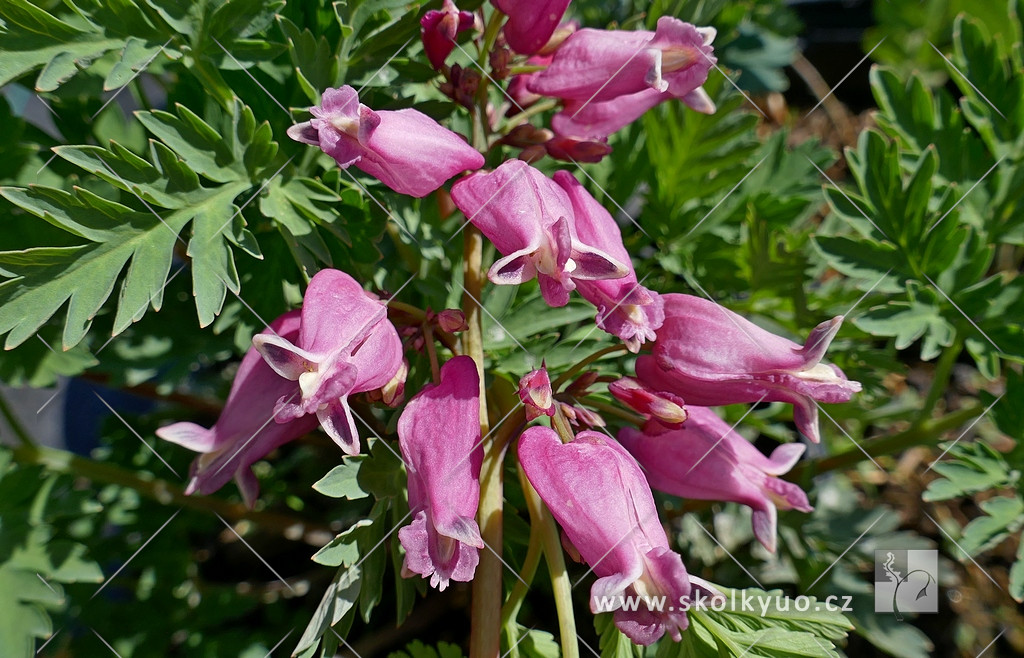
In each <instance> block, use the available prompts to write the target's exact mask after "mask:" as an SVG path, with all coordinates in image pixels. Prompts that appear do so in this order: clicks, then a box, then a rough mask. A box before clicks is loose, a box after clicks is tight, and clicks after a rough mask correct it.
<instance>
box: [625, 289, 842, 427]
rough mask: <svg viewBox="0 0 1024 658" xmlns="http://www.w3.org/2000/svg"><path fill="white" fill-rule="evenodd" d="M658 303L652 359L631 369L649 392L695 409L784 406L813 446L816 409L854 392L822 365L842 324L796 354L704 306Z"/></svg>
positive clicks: (792, 347)
mask: <svg viewBox="0 0 1024 658" xmlns="http://www.w3.org/2000/svg"><path fill="white" fill-rule="evenodd" d="M662 299H664V300H665V323H664V324H663V325H662V327H661V329H659V330H658V338H657V340H656V341H655V343H654V353H653V355H652V356H647V355H643V356H640V357H639V358H638V359H637V361H636V376H637V378H638V379H639V380H640V381H641V382H643V383H644V384H646V385H647V386H649V387H650V388H653V389H655V390H659V391H670V392H672V393H675V394H676V395H679V396H681V397H682V398H683V399H684V400H686V402H687V403H688V404H694V405H698V406H702V407H711V406H716V405H721V404H738V403H746V402H759V401H765V402H789V403H790V404H792V405H793V420H794V421H795V422H796V426H797V429H799V430H800V432H802V433H803V434H804V435H805V436H806V437H807V438H809V439H810V440H811V441H813V442H814V443H817V442H818V441H820V437H819V434H818V407H817V404H816V401H817V402H828V403H836V402H847V401H849V400H850V398H851V397H852V396H853V394H854V393H856V392H857V391H860V389H861V386H860V383H859V382H855V381H850V380H848V379H847V378H846V375H844V374H843V371H842V370H840V369H839V368H837V367H836V366H834V365H827V364H824V363H821V359H822V357H823V356H825V350H827V349H828V346H829V343H831V342H832V339H833V338H834V337H835V335H836V333H838V331H839V327H840V325H841V324H842V322H843V318H842V316H839V317H835V318H832V319H831V320H829V321H827V322H822V323H821V324H819V325H818V326H817V327H815V328H814V330H813V331H812V332H811V334H810V335H809V336H808V337H807V341H806V342H805V343H804V344H803V346H800V345H797V344H796V343H794V342H793V341H791V340H787V339H785V338H783V337H781V336H776V335H775V334H773V333H771V332H769V331H765V330H764V329H762V328H760V327H758V326H757V325H755V324H754V323H753V322H750V321H749V320H747V319H745V318H743V317H742V316H740V315H738V314H736V313H733V312H732V311H730V310H728V309H726V308H725V307H724V306H720V305H719V304H716V303H714V302H711V301H708V300H706V299H702V298H700V297H693V296H691V295H680V294H670V295H662Z"/></svg>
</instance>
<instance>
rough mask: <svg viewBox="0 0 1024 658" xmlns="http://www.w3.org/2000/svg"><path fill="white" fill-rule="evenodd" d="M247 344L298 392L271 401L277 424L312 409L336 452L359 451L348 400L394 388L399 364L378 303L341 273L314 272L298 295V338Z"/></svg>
mask: <svg viewBox="0 0 1024 658" xmlns="http://www.w3.org/2000/svg"><path fill="white" fill-rule="evenodd" d="M252 342H253V345H254V346H255V347H256V349H257V350H259V352H260V353H261V354H262V355H263V358H264V359H266V361H267V363H268V364H270V367H271V368H273V369H274V370H275V371H276V372H277V373H278V374H279V375H280V376H282V377H284V378H285V379H287V380H290V381H293V382H295V381H297V382H298V384H299V391H298V395H295V396H292V397H288V396H282V397H281V398H280V399H279V400H278V401H277V405H276V409H275V418H276V420H277V422H279V423H282V422H287V421H290V420H294V419H296V418H301V417H303V416H305V415H307V414H315V415H316V417H317V418H318V419H319V420H320V424H321V426H323V428H324V431H325V432H327V434H329V435H330V437H331V438H332V439H334V441H335V442H336V443H337V444H338V445H339V446H341V449H342V450H344V451H345V452H346V453H348V454H350V455H356V454H359V434H358V432H357V430H356V423H355V418H354V417H353V416H352V411H351V409H350V408H349V404H348V398H349V396H350V395H353V394H355V393H362V392H365V391H372V390H374V389H379V388H382V387H384V386H388V385H389V384H391V385H394V386H395V388H397V387H398V384H397V382H395V381H394V380H395V375H396V374H397V373H398V372H399V370H400V369H401V368H402V364H403V354H402V341H401V339H400V338H399V337H398V332H397V331H395V327H394V325H392V324H391V322H390V321H389V320H388V319H387V311H386V309H385V307H384V304H382V303H381V302H380V300H378V299H377V298H376V297H374V296H373V295H371V294H370V293H368V292H366V291H365V290H363V288H362V286H360V285H359V283H358V282H356V280H355V279H353V278H352V277H350V276H349V275H348V274H345V273H344V272H341V271H338V270H331V269H327V270H321V271H320V272H318V273H317V274H316V276H314V277H313V278H312V280H310V282H309V287H308V288H307V289H306V294H305V296H304V297H303V300H302V324H301V327H300V328H299V335H298V341H294V338H293V339H291V340H290V339H288V338H286V337H284V336H277V335H270V334H259V335H257V336H256V337H255V338H253V341H252Z"/></svg>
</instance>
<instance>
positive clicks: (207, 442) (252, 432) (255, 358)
mask: <svg viewBox="0 0 1024 658" xmlns="http://www.w3.org/2000/svg"><path fill="white" fill-rule="evenodd" d="M263 335H271V336H272V335H280V336H282V337H284V338H287V339H291V340H294V339H295V338H296V337H297V336H298V335H299V312H298V311H290V312H288V313H285V314H284V315H282V316H281V317H279V318H277V319H276V320H274V321H273V322H271V323H270V327H269V328H267V329H265V330H264V331H263ZM298 395H299V387H298V385H297V384H296V383H295V382H292V381H288V380H287V379H282V378H281V377H279V376H278V374H277V373H276V372H274V371H273V370H272V369H271V368H270V366H268V365H267V364H266V362H264V360H263V357H262V356H260V353H259V352H257V351H256V349H255V348H250V349H249V351H248V352H246V353H245V356H244V357H243V358H242V362H241V364H240V365H239V366H238V371H237V372H236V373H235V379H234V381H233V382H232V383H231V391H230V392H229V393H228V399H227V401H226V402H225V403H224V410H223V411H221V414H220V417H219V418H217V422H216V423H214V425H213V427H211V428H209V429H207V428H205V427H201V426H199V425H196V424H195V423H188V422H180V423H174V424H173V425H167V426H166V427H161V428H160V429H158V430H157V431H156V435H157V436H158V437H160V438H161V439H164V440H165V441H170V442H172V443H177V444H178V445H181V446H184V447H186V448H188V449H189V450H194V451H196V452H198V453H201V454H200V455H199V456H198V457H196V459H195V461H193V462H192V468H191V477H190V478H189V482H188V486H187V487H186V489H185V493H186V494H189V495H192V494H202V495H206V494H211V493H213V492H214V491H217V490H218V489H220V488H221V487H222V486H224V484H225V483H226V482H227V481H228V480H230V479H231V478H232V477H234V478H235V482H237V483H238V490H239V491H240V492H241V493H242V498H243V499H244V500H245V504H246V505H247V506H249V507H252V506H253V504H255V502H256V497H257V495H258V494H259V483H258V482H257V480H256V476H255V475H254V474H253V472H252V469H251V468H250V467H251V466H252V464H253V463H255V462H256V461H258V460H260V459H262V458H263V456H264V455H266V454H267V453H269V452H270V451H271V450H274V449H275V448H278V447H280V446H282V445H284V444H285V443H288V442H289V441H291V440H293V439H297V438H298V437H300V436H302V435H303V434H306V433H308V432H311V431H313V429H315V428H316V425H317V422H316V418H315V417H311V416H307V417H303V418H297V419H295V420H292V421H289V422H286V423H275V422H274V416H273V413H274V405H275V403H276V402H277V400H278V399H279V398H281V397H285V398H287V397H289V396H295V397H298Z"/></svg>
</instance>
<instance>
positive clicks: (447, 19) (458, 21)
mask: <svg viewBox="0 0 1024 658" xmlns="http://www.w3.org/2000/svg"><path fill="white" fill-rule="evenodd" d="M420 26H421V28H422V29H421V36H422V37H423V50H424V51H425V52H426V53H427V59H429V60H430V65H431V66H433V67H434V68H435V69H437V70H440V69H441V67H443V66H444V60H445V59H447V58H448V55H450V54H451V52H452V50H454V49H455V37H456V35H458V33H459V32H464V31H465V30H468V29H470V28H471V27H473V12H471V11H459V8H458V7H456V6H455V3H454V2H452V0H444V4H443V5H442V7H441V10H440V11H438V10H437V9H432V10H430V11H428V12H427V13H426V14H424V15H423V18H422V19H420Z"/></svg>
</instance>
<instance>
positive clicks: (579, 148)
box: [544, 136, 612, 162]
mask: <svg viewBox="0 0 1024 658" xmlns="http://www.w3.org/2000/svg"><path fill="white" fill-rule="evenodd" d="M544 149H545V150H546V151H547V152H548V155H550V156H551V157H552V158H554V159H555V160H564V161H565V162H600V161H601V160H603V159H604V156H606V155H608V154H609V153H611V152H612V147H610V146H608V144H606V143H605V142H603V141H599V140H589V139H577V138H575V137H561V136H559V137H553V138H551V139H549V140H548V141H546V142H544Z"/></svg>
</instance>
